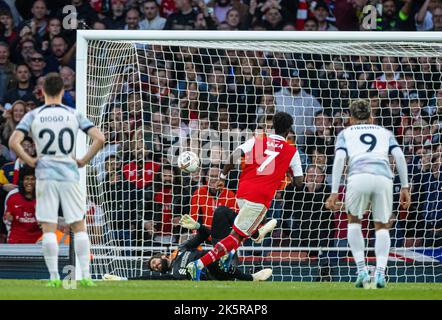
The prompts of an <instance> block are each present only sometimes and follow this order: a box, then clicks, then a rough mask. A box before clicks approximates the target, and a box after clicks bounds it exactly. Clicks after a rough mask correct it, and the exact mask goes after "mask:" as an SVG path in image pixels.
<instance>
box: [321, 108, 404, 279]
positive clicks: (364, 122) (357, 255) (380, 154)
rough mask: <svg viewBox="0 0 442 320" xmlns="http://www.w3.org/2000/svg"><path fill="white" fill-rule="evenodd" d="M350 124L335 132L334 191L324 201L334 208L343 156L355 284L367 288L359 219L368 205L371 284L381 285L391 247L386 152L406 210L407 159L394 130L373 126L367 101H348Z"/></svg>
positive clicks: (390, 177) (389, 177)
mask: <svg viewBox="0 0 442 320" xmlns="http://www.w3.org/2000/svg"><path fill="white" fill-rule="evenodd" d="M350 114H351V117H352V119H351V121H352V126H350V127H349V128H346V129H345V130H343V131H342V132H341V133H340V134H339V135H338V137H337V140H336V146H335V150H336V152H335V159H334V163H333V172H332V174H333V178H332V194H331V195H330V197H329V198H328V199H327V202H326V206H327V208H329V209H332V210H338V209H339V208H340V206H339V205H338V204H337V199H338V188H339V184H340V181H341V177H342V173H343V171H344V165H345V160H346V157H348V177H347V187H346V190H347V191H346V195H345V208H346V210H347V213H348V231H347V232H348V233H347V239H348V243H349V245H350V249H351V252H352V254H353V257H354V259H355V262H356V265H357V270H358V277H357V280H356V284H355V285H356V287H358V288H362V287H369V286H370V275H369V274H368V271H367V267H366V265H365V252H364V248H365V244H364V239H363V236H362V230H361V219H362V216H363V215H364V213H365V212H366V211H367V210H368V209H370V206H371V212H372V217H373V221H374V225H375V229H376V241H375V253H376V273H375V285H376V287H377V288H383V287H385V268H386V266H387V261H388V253H389V251H390V233H389V229H390V225H389V220H390V217H391V214H392V209H393V173H392V171H391V169H390V163H389V159H388V156H389V154H392V155H393V157H394V159H395V161H396V168H397V170H398V173H399V177H400V181H401V186H402V188H401V192H400V203H401V205H402V207H403V208H404V209H408V207H409V206H410V191H409V185H408V174H407V164H406V162H405V157H404V154H403V152H402V150H401V148H400V147H399V145H398V143H397V142H396V139H395V137H394V135H393V133H392V132H390V131H388V130H386V129H384V128H382V127H380V126H377V125H373V124H371V123H372V118H371V109H370V105H369V103H368V101H365V100H357V101H354V102H353V103H352V104H351V106H350Z"/></svg>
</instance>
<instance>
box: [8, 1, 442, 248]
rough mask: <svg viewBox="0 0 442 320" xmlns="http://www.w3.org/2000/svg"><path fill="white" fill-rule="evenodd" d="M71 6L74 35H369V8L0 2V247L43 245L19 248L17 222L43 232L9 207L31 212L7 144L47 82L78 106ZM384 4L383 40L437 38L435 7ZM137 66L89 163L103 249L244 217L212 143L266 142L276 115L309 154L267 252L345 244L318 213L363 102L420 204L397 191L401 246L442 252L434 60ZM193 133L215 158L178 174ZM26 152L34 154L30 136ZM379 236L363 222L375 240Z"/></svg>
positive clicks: (280, 204) (207, 60) (111, 106)
mask: <svg viewBox="0 0 442 320" xmlns="http://www.w3.org/2000/svg"><path fill="white" fill-rule="evenodd" d="M69 4H70V5H73V6H75V8H76V10H77V18H78V19H79V21H80V23H79V24H78V25H79V26H81V27H83V28H91V29H121V30H137V29H139V30H162V29H166V30H183V29H185V30H192V29H195V30H223V31H227V30H285V31H293V30H299V31H301V30H361V29H364V27H363V22H362V21H363V16H362V14H361V12H362V9H363V7H364V6H366V5H367V4H368V1H365V0H352V1H347V0H345V1H340V0H336V1H302V0H299V1H289V0H279V1H278V0H266V1H259V0H250V1H247V0H244V1H240V0H217V1H192V0H162V1H155V0H139V1H137V0H132V1H131V0H127V1H125V0H102V1H101V0H91V1H86V0H72V1H62V0H59V1H47V2H45V1H41V0H37V1H34V2H32V3H30V1H28V0H26V1H24V0H23V1H20V0H16V1H15V5H14V1H10V0H0V22H1V23H0V112H1V114H2V115H1V117H0V118H1V120H0V142H1V145H0V165H1V171H0V184H1V190H0V192H1V197H0V201H1V202H2V203H3V202H4V201H5V199H6V197H7V195H8V194H9V196H8V200H7V201H8V202H7V204H8V205H7V206H6V210H5V208H4V207H3V205H2V206H0V208H1V211H5V213H4V215H3V219H2V221H1V222H0V224H1V229H0V242H6V241H8V242H10V243H14V242H34V240H36V239H38V238H39V236H37V235H36V234H35V235H34V236H33V237H32V241H31V240H29V239H30V238H29V237H25V238H23V239H25V240H23V239H22V240H20V239H18V240H17V237H12V240H11V236H10V235H11V228H13V227H14V226H17V225H18V227H19V228H20V223H15V224H14V221H19V222H20V221H23V223H24V224H25V227H26V228H29V230H33V232H36V233H38V224H37V222H36V221H35V219H32V212H27V211H32V210H26V211H23V210H22V211H19V212H18V211H17V210H16V211H14V212H11V210H9V209H8V208H12V207H13V203H12V202H13V201H15V200H14V199H16V198H18V197H17V196H15V197H11V195H12V194H14V193H17V192H22V197H23V198H24V199H25V200H23V199H20V201H30V203H31V202H32V201H33V200H32V197H31V198H30V199H28V198H29V195H31V196H32V192H29V190H28V189H29V186H28V185H29V182H27V184H26V185H23V181H22V180H23V179H20V168H21V166H22V164H21V163H20V161H19V160H17V159H16V156H15V155H14V154H13V153H12V152H11V151H10V150H9V149H8V139H9V137H10V135H11V133H12V131H13V130H14V129H15V126H16V125H17V123H18V122H19V121H20V120H21V119H22V118H23V116H24V115H25V114H26V112H28V111H30V110H32V109H34V108H36V107H38V106H40V105H42V104H43V102H44V98H43V95H42V92H41V88H42V81H43V79H44V76H45V74H47V73H49V72H59V73H60V75H61V76H62V78H63V80H64V83H65V95H64V97H63V103H64V104H66V105H68V106H70V107H73V108H75V106H76V95H75V48H76V46H75V31H74V30H69V29H66V28H65V27H64V26H63V24H64V22H65V21H66V18H67V13H66V12H64V11H63V10H62V8H63V6H64V5H69ZM378 7H379V6H378ZM382 7H383V10H382V16H380V15H379V16H378V19H377V25H376V29H377V30H402V31H406V30H435V31H438V30H439V31H440V30H442V6H441V1H438V0H426V1H420V2H419V1H411V0H407V1H397V2H395V1H392V0H386V1H383V2H382ZM136 55H137V60H138V61H139V62H140V63H139V64H138V65H136V66H128V67H127V68H125V70H124V71H123V72H122V76H121V78H119V79H118V80H117V81H116V82H115V83H114V85H113V87H112V91H111V93H110V95H109V100H108V101H107V105H106V108H105V112H104V113H103V119H102V121H101V123H102V124H103V125H102V127H101V129H102V130H103V131H104V133H105V135H106V145H105V148H104V149H103V150H102V151H101V152H100V153H99V154H98V155H97V157H96V158H95V159H94V160H93V162H92V166H91V170H93V171H91V172H92V173H93V174H91V175H90V176H91V178H90V185H92V186H98V187H97V188H98V189H94V188H92V189H91V190H90V194H98V193H100V194H101V196H100V197H91V198H90V199H88V203H89V208H90V212H93V213H94V215H95V216H94V217H92V218H90V220H89V223H90V225H92V226H93V227H94V232H98V231H97V230H98V229H100V231H99V232H100V233H101V234H102V235H103V237H108V238H107V239H108V241H115V243H116V244H117V245H127V246H130V245H141V244H144V245H146V244H148V245H158V244H176V243H178V242H179V241H181V240H182V238H183V237H184V235H185V233H184V232H183V230H181V229H180V228H179V226H178V220H179V217H180V216H181V215H182V214H185V213H189V214H191V216H192V217H193V218H195V219H196V220H198V221H200V222H201V223H203V224H207V225H209V226H210V224H211V217H212V215H213V211H214V208H216V207H217V206H221V205H222V206H228V207H231V208H233V209H234V210H237V208H236V205H235V201H234V197H235V194H234V192H235V190H236V182H237V179H236V178H237V177H238V175H239V171H238V170H237V171H234V172H233V173H232V174H231V175H230V179H229V184H228V185H227V186H226V189H225V190H222V191H217V190H215V187H214V184H215V182H216V178H217V177H218V176H219V170H220V163H221V159H223V155H225V153H226V152H227V153H228V152H229V151H231V150H230V146H229V145H228V146H227V147H226V146H225V145H219V144H216V143H213V141H214V140H216V139H217V138H219V137H220V135H221V132H222V131H225V130H230V131H231V132H239V133H241V132H245V131H246V130H249V132H255V134H256V130H257V129H262V130H264V131H267V130H269V129H270V127H271V121H272V115H273V114H274V113H275V112H276V111H285V112H289V113H290V114H292V115H293V117H294V120H295V124H294V126H293V135H292V136H291V137H290V139H291V141H292V142H293V143H294V144H296V146H297V147H298V148H299V150H300V152H301V159H302V161H303V165H304V173H305V183H304V185H303V187H302V188H301V189H299V190H295V188H294V187H293V186H292V185H291V184H290V182H288V181H286V182H282V183H281V188H280V191H278V192H277V194H276V196H275V201H274V202H273V204H272V207H271V209H270V210H269V212H268V214H267V215H268V218H270V217H274V218H276V219H278V221H279V225H278V228H277V230H276V231H275V234H274V236H273V240H272V241H271V242H269V240H266V242H264V245H270V244H271V245H275V246H279V245H282V246H301V247H306V246H310V247H316V246H346V245H347V244H346V239H345V237H346V232H345V230H346V217H345V212H344V211H343V212H330V211H327V210H326V209H325V207H324V201H325V199H326V198H327V196H328V194H329V193H330V181H331V164H332V162H333V154H334V141H335V137H336V136H337V134H338V133H339V132H340V131H341V130H342V129H343V128H345V127H346V126H348V125H349V113H348V104H349V101H350V99H353V98H366V99H370V102H371V107H372V109H373V117H374V120H375V123H377V124H380V125H383V126H385V127H387V128H389V129H390V130H392V131H394V133H395V135H396V137H397V138H398V141H399V143H401V144H402V145H403V147H404V151H405V153H406V155H407V161H408V163H409V173H410V179H411V180H412V185H413V189H412V195H413V197H414V199H413V206H412V208H411V209H410V210H409V211H408V212H404V211H402V210H401V209H400V208H399V207H398V205H397V203H398V199H397V198H398V190H399V181H397V180H395V188H396V189H395V191H396V192H395V197H396V198H395V210H394V211H395V215H394V217H393V218H392V224H393V226H394V228H393V231H392V232H394V233H395V234H394V236H393V238H394V239H395V240H394V241H395V242H396V243H395V245H397V246H402V245H406V246H420V245H425V246H440V245H441V242H442V201H440V200H442V185H441V184H442V177H441V176H440V172H441V147H440V138H441V132H442V131H441V129H442V127H441V123H442V119H441V116H442V89H441V82H442V78H441V75H442V59H441V58H440V57H439V58H427V57H420V58H408V57H405V58H404V57H381V58H378V57H373V56H371V57H369V56H355V55H348V56H343V55H339V56H338V55H336V56H334V55H307V54H288V53H269V52H259V51H240V50H208V49H197V48H187V47H165V46H145V45H140V46H138V50H137V53H136ZM104 56H105V53H104ZM101 58H103V57H101ZM105 58H106V57H104V58H103V59H105ZM92 59H97V61H98V60H99V59H100V57H94V58H92ZM130 68H132V69H130ZM91 74H95V73H93V72H91ZM91 81H92V82H93V79H92V80H91ZM91 84H92V83H91ZM195 132H198V133H197V134H198V135H199V137H200V139H199V142H200V143H199V145H198V146H197V149H198V151H201V150H203V149H204V150H206V151H208V153H207V154H208V155H207V159H203V160H207V161H203V164H202V168H201V171H198V172H196V173H194V174H191V175H182V174H181V172H180V171H179V169H178V168H177V167H176V166H175V164H174V163H173V161H171V160H170V158H169V157H168V155H169V154H175V155H176V152H177V149H174V147H173V146H175V145H185V146H188V145H187V144H188V143H190V142H189V141H190V140H191V139H190V137H191V136H192V135H193V134H195ZM203 133H204V134H203ZM23 146H24V147H25V149H26V150H27V151H28V152H29V153H30V154H35V147H34V145H33V142H32V140H31V139H26V140H25V141H24V142H23ZM188 147H191V146H188ZM392 167H394V164H393V163H392ZM18 186H21V187H20V188H19V187H18ZM26 186H28V189H26ZM26 190H27V191H26ZM344 195H345V189H344V188H343V187H342V188H341V196H342V197H344ZM26 199H28V200H26ZM28 207H31V208H32V205H31V206H27V207H26V208H28ZM104 220H105V221H110V223H108V224H104V223H103V221H104ZM371 230H372V229H371V226H370V225H369V223H368V219H367V220H366V222H365V228H364V232H365V234H366V235H368V236H369V237H370V234H371ZM8 235H9V237H8ZM18 238H20V237H18ZM34 238H35V239H34ZM92 241H94V238H92Z"/></svg>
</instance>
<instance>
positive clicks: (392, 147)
mask: <svg viewBox="0 0 442 320" xmlns="http://www.w3.org/2000/svg"><path fill="white" fill-rule="evenodd" d="M394 148H399V146H398V145H397V144H395V145H394V146H390V148H388V153H389V154H390V153H391V151H392V150H393V149H394Z"/></svg>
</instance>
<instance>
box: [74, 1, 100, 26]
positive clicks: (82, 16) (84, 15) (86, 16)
mask: <svg viewBox="0 0 442 320" xmlns="http://www.w3.org/2000/svg"><path fill="white" fill-rule="evenodd" d="M71 5H73V6H74V7H75V10H76V12H77V19H78V22H85V23H86V25H88V26H91V25H92V23H93V22H94V21H97V20H98V15H97V14H96V12H95V10H93V9H92V7H91V5H90V1H87V0H71Z"/></svg>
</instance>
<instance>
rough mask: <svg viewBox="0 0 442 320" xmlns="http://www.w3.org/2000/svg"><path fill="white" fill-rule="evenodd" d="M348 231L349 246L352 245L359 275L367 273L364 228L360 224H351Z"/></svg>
mask: <svg viewBox="0 0 442 320" xmlns="http://www.w3.org/2000/svg"><path fill="white" fill-rule="evenodd" d="M347 228H348V231H347V239H348V244H349V245H350V249H351V253H352V254H353V258H354V259H355V262H356V267H357V269H358V273H360V272H362V271H367V267H366V265H365V252H364V249H365V243H364V236H363V235H362V227H361V224H360V223H349V224H348V227H347Z"/></svg>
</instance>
